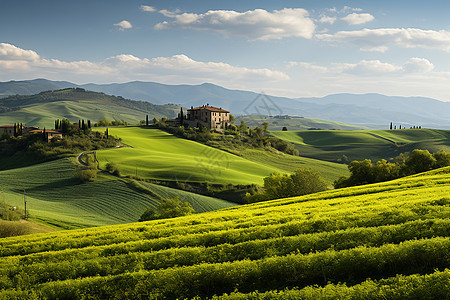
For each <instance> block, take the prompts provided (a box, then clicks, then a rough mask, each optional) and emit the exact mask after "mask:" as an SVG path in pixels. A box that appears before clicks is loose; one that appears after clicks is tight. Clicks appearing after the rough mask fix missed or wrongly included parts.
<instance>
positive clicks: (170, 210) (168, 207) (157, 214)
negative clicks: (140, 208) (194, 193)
mask: <svg viewBox="0 0 450 300" xmlns="http://www.w3.org/2000/svg"><path fill="white" fill-rule="evenodd" d="M193 213H195V210H194V208H192V205H191V204H190V203H189V202H181V201H180V198H179V197H178V196H177V197H175V198H172V199H162V200H161V203H160V204H159V205H158V207H157V208H156V210H154V209H151V208H149V209H147V210H146V211H145V212H144V213H143V214H142V215H141V217H140V218H139V222H142V221H149V220H155V219H168V218H175V217H181V216H186V215H191V214H193Z"/></svg>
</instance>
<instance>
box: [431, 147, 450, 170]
mask: <svg viewBox="0 0 450 300" xmlns="http://www.w3.org/2000/svg"><path fill="white" fill-rule="evenodd" d="M433 157H434V159H436V162H435V164H434V168H436V169H437V168H443V167H448V166H450V153H447V152H445V151H443V150H441V151H438V152H436V153H434V154H433Z"/></svg>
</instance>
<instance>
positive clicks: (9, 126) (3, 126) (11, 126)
mask: <svg viewBox="0 0 450 300" xmlns="http://www.w3.org/2000/svg"><path fill="white" fill-rule="evenodd" d="M0 128H14V125H2V126H0Z"/></svg>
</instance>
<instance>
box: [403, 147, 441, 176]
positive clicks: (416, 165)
mask: <svg viewBox="0 0 450 300" xmlns="http://www.w3.org/2000/svg"><path fill="white" fill-rule="evenodd" d="M405 164H406V171H407V174H416V173H421V172H426V171H429V170H431V169H432V168H433V166H434V165H435V164H436V159H435V158H434V157H433V155H431V153H430V152H429V151H428V150H419V149H415V150H413V151H412V152H411V154H410V155H409V157H408V158H407V159H406V162H405Z"/></svg>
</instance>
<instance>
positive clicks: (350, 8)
mask: <svg viewBox="0 0 450 300" xmlns="http://www.w3.org/2000/svg"><path fill="white" fill-rule="evenodd" d="M347 11H362V8H357V7H356V8H354V7H350V6H344V8H343V9H342V10H341V12H347Z"/></svg>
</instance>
